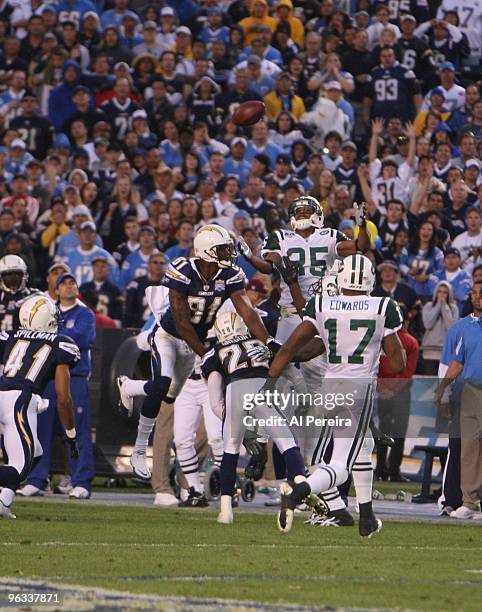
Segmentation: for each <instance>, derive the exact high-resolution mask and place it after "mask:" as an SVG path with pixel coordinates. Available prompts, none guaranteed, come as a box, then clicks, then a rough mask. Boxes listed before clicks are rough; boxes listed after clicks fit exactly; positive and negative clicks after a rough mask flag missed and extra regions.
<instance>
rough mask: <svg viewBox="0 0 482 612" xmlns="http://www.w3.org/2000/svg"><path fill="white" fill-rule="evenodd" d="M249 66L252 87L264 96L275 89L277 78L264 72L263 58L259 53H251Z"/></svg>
mask: <svg viewBox="0 0 482 612" xmlns="http://www.w3.org/2000/svg"><path fill="white" fill-rule="evenodd" d="M247 67H248V74H249V86H250V89H252V90H253V91H255V92H256V93H257V94H258V95H259V96H261V97H262V98H264V97H265V96H267V95H268V94H269V92H270V91H272V90H273V89H274V87H275V83H276V81H275V79H274V78H273V77H272V76H270V75H269V74H265V73H263V72H262V70H261V59H260V58H259V57H258V56H257V55H250V56H249V57H248V63H247Z"/></svg>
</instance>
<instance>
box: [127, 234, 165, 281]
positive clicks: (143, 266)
mask: <svg viewBox="0 0 482 612" xmlns="http://www.w3.org/2000/svg"><path fill="white" fill-rule="evenodd" d="M158 252H159V250H158V249H157V246H156V231H155V230H154V228H153V227H151V226H150V225H144V226H143V227H141V229H140V230H139V248H138V249H137V250H136V251H134V252H133V253H131V254H130V255H129V256H128V257H127V258H126V259H125V261H124V263H123V264H122V269H121V274H120V286H121V287H122V288H123V289H126V287H127V286H128V285H129V283H130V282H131V281H133V280H134V279H135V278H137V277H139V276H144V275H145V274H147V269H148V264H149V259H150V257H151V255H153V254H154V253H158Z"/></svg>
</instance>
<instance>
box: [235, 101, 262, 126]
mask: <svg viewBox="0 0 482 612" xmlns="http://www.w3.org/2000/svg"><path fill="white" fill-rule="evenodd" d="M265 111H266V106H265V105H264V102H261V101H260V100H248V102H243V104H240V105H239V106H238V108H237V109H236V110H235V111H234V115H233V123H234V124H235V125H239V126H240V127H249V126H250V125H254V124H255V123H257V122H258V121H259V120H260V119H261V118H262V117H263V115H264V113H265Z"/></svg>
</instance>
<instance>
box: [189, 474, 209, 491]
mask: <svg viewBox="0 0 482 612" xmlns="http://www.w3.org/2000/svg"><path fill="white" fill-rule="evenodd" d="M184 476H185V477H186V480H187V484H188V485H189V486H190V487H194V490H195V491H197V492H198V493H204V485H203V484H202V482H201V477H200V475H199V472H191V473H190V474H184Z"/></svg>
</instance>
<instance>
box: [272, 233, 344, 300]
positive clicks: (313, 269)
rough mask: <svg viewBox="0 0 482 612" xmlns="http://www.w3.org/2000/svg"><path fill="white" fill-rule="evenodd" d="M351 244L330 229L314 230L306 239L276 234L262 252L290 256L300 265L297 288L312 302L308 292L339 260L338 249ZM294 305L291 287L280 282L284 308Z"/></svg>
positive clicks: (296, 235) (287, 234)
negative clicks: (344, 243)
mask: <svg viewBox="0 0 482 612" xmlns="http://www.w3.org/2000/svg"><path fill="white" fill-rule="evenodd" d="M345 240H348V238H347V237H346V236H344V235H343V234H342V233H341V232H339V231H337V230H334V229H331V228H322V229H315V230H314V231H313V233H312V234H310V235H309V236H308V237H307V238H303V237H302V236H300V234H297V233H296V232H294V231H291V230H284V229H283V230H276V231H275V232H272V233H271V234H269V236H268V237H267V238H266V240H265V243H264V245H263V247H262V250H261V255H262V256H264V255H267V254H268V253H278V255H280V256H281V257H284V256H287V257H289V259H290V260H291V261H292V262H294V263H297V264H298V284H299V286H300V289H301V292H302V294H303V297H304V298H305V299H306V300H307V299H308V298H309V292H308V290H309V288H310V287H311V286H312V285H313V284H314V283H317V282H318V281H319V280H320V278H322V277H323V276H324V275H325V274H326V272H327V270H329V269H330V268H332V266H333V263H334V262H335V259H337V258H338V254H337V251H336V245H337V244H339V243H340V242H344V241H345ZM292 302H293V299H292V297H291V293H290V290H289V287H288V285H286V283H284V282H283V281H281V297H280V301H279V303H280V305H281V306H290V305H291V304H292Z"/></svg>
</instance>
